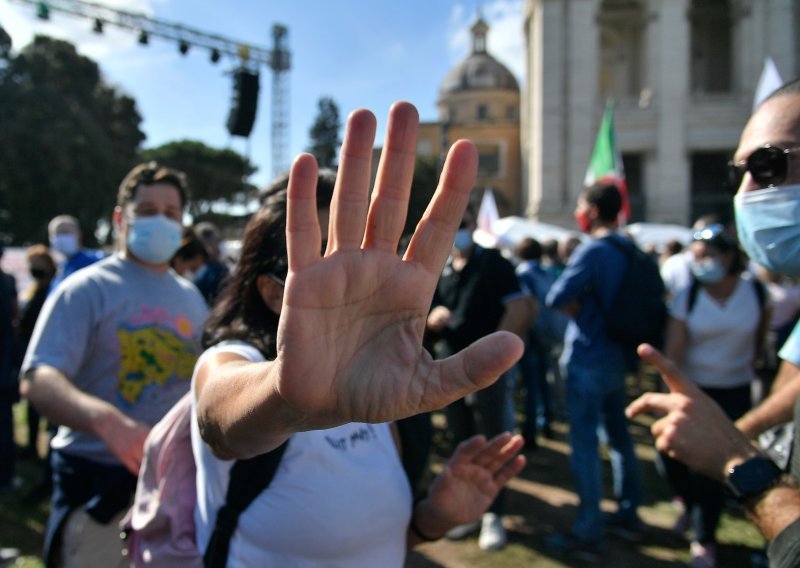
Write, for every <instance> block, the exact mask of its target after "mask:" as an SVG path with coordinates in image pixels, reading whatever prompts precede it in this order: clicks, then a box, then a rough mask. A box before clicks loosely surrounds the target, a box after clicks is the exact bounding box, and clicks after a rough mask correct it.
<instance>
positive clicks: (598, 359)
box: [547, 234, 627, 366]
mask: <svg viewBox="0 0 800 568" xmlns="http://www.w3.org/2000/svg"><path fill="white" fill-rule="evenodd" d="M608 238H611V239H619V240H622V239H623V238H624V237H622V236H620V235H617V234H612V235H610V236H609V237H608ZM626 262H627V261H626V258H625V253H624V252H623V251H622V250H620V249H619V248H618V247H616V246H615V245H613V244H611V243H609V242H607V239H606V238H602V239H592V240H590V241H587V242H585V243H583V244H582V245H580V246H579V247H578V248H577V249H575V252H574V253H573V254H572V256H571V257H570V259H569V263H568V264H567V266H566V268H565V269H564V272H563V273H562V274H561V276H560V277H559V278H558V280H556V281H555V283H554V284H553V286H552V288H550V292H549V293H548V294H547V306H548V307H550V308H553V309H561V308H563V307H564V306H566V305H567V304H569V303H570V302H572V301H575V300H577V302H578V303H579V304H580V311H579V312H578V314H577V316H575V317H574V318H572V319H571V320H570V322H569V325H568V326H567V333H566V338H565V345H566V349H567V350H569V351H568V352H569V361H570V362H571V363H577V364H580V365H584V366H585V365H597V364H608V363H611V364H614V365H616V364H623V365H624V351H623V348H622V347H621V346H620V345H619V344H618V343H615V342H613V341H611V340H610V339H609V337H608V333H607V332H606V315H605V313H606V311H607V310H608V309H609V306H610V305H611V303H612V301H613V300H614V296H615V294H616V293H617V290H619V287H620V284H621V282H622V277H623V276H624V274H625V265H626Z"/></svg>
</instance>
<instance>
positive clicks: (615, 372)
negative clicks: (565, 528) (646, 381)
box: [566, 363, 642, 540]
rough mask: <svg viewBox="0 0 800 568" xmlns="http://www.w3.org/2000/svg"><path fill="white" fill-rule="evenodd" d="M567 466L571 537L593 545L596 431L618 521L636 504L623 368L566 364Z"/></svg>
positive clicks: (599, 526)
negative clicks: (604, 443)
mask: <svg viewBox="0 0 800 568" xmlns="http://www.w3.org/2000/svg"><path fill="white" fill-rule="evenodd" d="M566 399H567V414H568V421H569V441H570V445H571V447H572V454H571V456H570V466H571V468H572V475H573V477H574V479H575V484H576V490H577V492H578V497H579V499H580V504H579V506H578V518H577V519H576V520H575V525H574V527H573V529H572V530H573V532H574V533H575V535H576V536H577V537H578V538H581V539H586V540H599V539H601V538H602V536H603V519H602V516H601V514H600V499H601V498H602V491H603V483H602V468H601V463H600V456H599V453H598V450H599V438H598V430H599V429H600V427H601V426H603V427H604V430H605V434H606V436H607V440H608V444H609V446H610V450H609V455H610V457H611V469H612V473H613V476H614V497H615V499H616V500H617V502H618V504H619V514H620V515H621V516H622V517H628V516H629V517H630V518H631V519H632V518H634V517H635V516H636V509H637V507H638V506H639V504H640V502H641V494H642V489H641V487H642V483H641V477H640V473H639V462H638V459H637V458H636V454H635V453H634V451H633V442H632V440H631V436H630V433H629V432H628V419H627V418H626V417H625V402H626V398H625V368H624V365H620V366H619V368H615V367H614V365H613V364H612V365H603V366H602V367H601V368H597V367H594V368H589V367H581V366H579V365H575V364H572V363H570V364H568V365H567V384H566Z"/></svg>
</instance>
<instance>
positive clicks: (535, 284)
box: [517, 268, 569, 347]
mask: <svg viewBox="0 0 800 568" xmlns="http://www.w3.org/2000/svg"><path fill="white" fill-rule="evenodd" d="M517 277H518V278H519V280H520V283H521V284H522V286H523V288H525V289H527V290H528V291H530V293H531V294H533V296H534V297H535V298H536V301H537V302H538V304H539V315H538V316H537V317H536V319H535V320H534V322H533V325H532V327H531V334H532V335H533V337H535V338H536V339H537V340H538V341H540V342H541V343H543V344H544V345H545V346H550V347H553V346H556V345H560V344H561V343H563V342H564V333H565V332H566V330H567V324H568V323H569V316H567V314H565V313H563V312H561V311H559V310H553V309H550V308H548V307H547V303H546V301H545V300H546V298H547V293H548V292H549V291H550V287H551V286H552V285H553V282H555V281H556V276H555V274H553V273H552V272H549V271H547V270H544V269H541V268H539V269H538V270H537V269H535V268H532V269H529V270H523V271H520V272H518V273H517Z"/></svg>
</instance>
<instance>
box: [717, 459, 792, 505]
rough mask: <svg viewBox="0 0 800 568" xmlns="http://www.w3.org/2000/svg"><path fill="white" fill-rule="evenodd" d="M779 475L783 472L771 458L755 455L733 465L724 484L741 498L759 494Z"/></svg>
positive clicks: (770, 485) (772, 483)
mask: <svg viewBox="0 0 800 568" xmlns="http://www.w3.org/2000/svg"><path fill="white" fill-rule="evenodd" d="M781 475H783V472H782V471H781V469H780V468H779V467H778V466H777V465H775V463H773V461H772V460H770V459H767V458H765V457H763V456H756V457H754V458H750V459H749V460H747V461H746V462H744V463H741V464H739V465H737V466H736V467H734V468H733V470H732V471H731V473H730V474H729V475H728V477H727V478H726V479H725V485H726V486H727V487H728V489H730V490H731V492H732V493H733V495H734V496H735V497H736V498H737V499H740V500H741V499H746V498H748V497H754V496H756V495H760V494H761V493H763V492H764V491H766V490H767V489H769V488H770V487H772V486H773V485H775V483H776V482H777V481H778V480H779V479H780V478H781Z"/></svg>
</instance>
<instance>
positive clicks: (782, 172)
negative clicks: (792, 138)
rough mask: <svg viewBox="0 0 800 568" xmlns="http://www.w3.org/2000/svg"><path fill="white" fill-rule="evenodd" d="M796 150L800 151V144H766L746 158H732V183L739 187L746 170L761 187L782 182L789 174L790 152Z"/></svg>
mask: <svg viewBox="0 0 800 568" xmlns="http://www.w3.org/2000/svg"><path fill="white" fill-rule="evenodd" d="M794 152H800V146H795V147H793V148H781V147H780V146H772V145H771V144H765V145H764V146H762V147H761V148H758V149H757V150H754V151H753V153H752V154H750V155H749V156H748V157H747V158H746V159H744V160H739V161H738V162H737V161H735V160H731V161H730V162H728V175H729V177H730V181H731V184H732V185H733V186H734V187H737V188H738V187H739V186H740V185H741V184H742V178H743V177H744V174H745V172H750V175H751V176H752V178H753V180H754V181H755V182H756V183H757V184H758V185H760V186H761V187H770V186H774V185H780V184H782V183H783V182H784V181H786V177H787V176H788V175H789V154H792V153H794Z"/></svg>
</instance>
